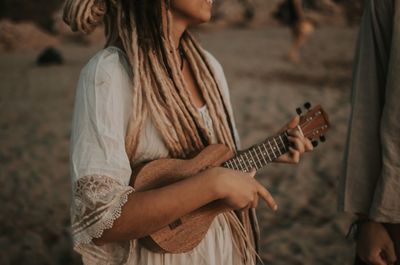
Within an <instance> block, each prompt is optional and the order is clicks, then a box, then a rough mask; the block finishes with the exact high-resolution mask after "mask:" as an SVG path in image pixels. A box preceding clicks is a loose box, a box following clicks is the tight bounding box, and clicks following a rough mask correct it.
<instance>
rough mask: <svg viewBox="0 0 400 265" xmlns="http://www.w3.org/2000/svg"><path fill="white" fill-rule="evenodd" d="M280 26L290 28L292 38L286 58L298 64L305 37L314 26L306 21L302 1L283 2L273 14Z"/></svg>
mask: <svg viewBox="0 0 400 265" xmlns="http://www.w3.org/2000/svg"><path fill="white" fill-rule="evenodd" d="M273 15H274V17H275V18H276V19H277V20H278V21H280V22H281V23H282V24H284V25H287V26H289V27H290V29H291V32H292V37H293V42H292V46H291V48H290V50H289V53H288V58H289V60H290V61H292V62H294V63H299V62H300V50H301V48H302V47H303V46H304V44H305V42H306V40H307V37H308V36H309V35H310V34H311V33H312V32H313V31H314V25H313V24H312V23H311V21H309V20H308V19H306V17H305V14H304V8H303V1H302V0H284V1H283V2H282V3H281V4H280V5H279V6H278V10H277V11H276V12H275V13H274V14H273Z"/></svg>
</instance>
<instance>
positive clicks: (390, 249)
mask: <svg viewBox="0 0 400 265" xmlns="http://www.w3.org/2000/svg"><path fill="white" fill-rule="evenodd" d="M383 252H384V258H385V260H386V261H387V263H388V264H394V263H395V262H396V260H397V257H396V251H395V249H394V244H393V243H390V244H388V246H386V247H385V248H384V249H383Z"/></svg>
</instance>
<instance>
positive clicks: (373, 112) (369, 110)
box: [339, 0, 400, 265]
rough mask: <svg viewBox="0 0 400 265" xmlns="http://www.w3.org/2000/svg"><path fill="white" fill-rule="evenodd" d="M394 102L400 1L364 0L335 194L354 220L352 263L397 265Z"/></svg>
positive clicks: (399, 141)
mask: <svg viewBox="0 0 400 265" xmlns="http://www.w3.org/2000/svg"><path fill="white" fill-rule="evenodd" d="M399 99H400V1H399V0H395V1H393V0H368V1H366V7H365V12H364V16H363V18H362V22H361V29H360V35H359V40H358V45H357V54H356V57H355V66H354V75H353V91H352V114H351V119H350V128H349V134H348V141H347V147H346V152H345V161H344V162H345V164H344V174H343V175H342V178H341V181H340V191H339V208H340V209H341V210H344V211H346V212H350V213H353V214H355V215H356V216H357V221H356V223H355V224H357V229H356V230H357V232H356V235H355V238H356V244H357V247H356V251H357V258H356V264H370V265H386V264H387V265H389V264H400V262H399V259H400V105H399ZM396 260H397V263H395V261H396Z"/></svg>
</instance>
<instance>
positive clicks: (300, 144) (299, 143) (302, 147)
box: [288, 136, 306, 154]
mask: <svg viewBox="0 0 400 265" xmlns="http://www.w3.org/2000/svg"><path fill="white" fill-rule="evenodd" d="M288 139H289V141H290V142H291V143H293V147H294V148H295V149H296V150H297V151H299V153H300V154H303V153H304V152H305V151H306V149H305V143H303V142H302V140H300V139H299V138H295V137H292V136H289V137H288Z"/></svg>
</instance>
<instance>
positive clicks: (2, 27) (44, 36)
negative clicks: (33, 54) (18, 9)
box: [0, 20, 58, 52]
mask: <svg viewBox="0 0 400 265" xmlns="http://www.w3.org/2000/svg"><path fill="white" fill-rule="evenodd" d="M57 43H58V39H57V38H56V37H54V36H52V35H50V34H48V33H46V32H44V31H43V30H41V29H39V28H38V27H37V26H35V25H34V24H33V23H30V22H21V23H15V22H11V21H9V20H2V21H0V52H2V51H3V52H4V51H26V50H38V49H43V48H45V47H48V46H53V45H56V44H57Z"/></svg>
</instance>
